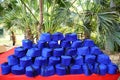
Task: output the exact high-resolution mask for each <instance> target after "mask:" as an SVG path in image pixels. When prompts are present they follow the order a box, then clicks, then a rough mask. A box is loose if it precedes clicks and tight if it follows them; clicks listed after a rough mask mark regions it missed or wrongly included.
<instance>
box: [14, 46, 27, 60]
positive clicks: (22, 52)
mask: <svg viewBox="0 0 120 80" xmlns="http://www.w3.org/2000/svg"><path fill="white" fill-rule="evenodd" d="M26 52H27V50H25V49H24V48H23V47H16V48H15V50H14V55H15V56H17V57H18V58H21V57H23V56H25V55H26Z"/></svg>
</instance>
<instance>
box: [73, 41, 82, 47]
mask: <svg viewBox="0 0 120 80" xmlns="http://www.w3.org/2000/svg"><path fill="white" fill-rule="evenodd" d="M81 46H82V41H80V40H76V41H74V42H73V43H72V45H71V47H72V48H79V47H81Z"/></svg>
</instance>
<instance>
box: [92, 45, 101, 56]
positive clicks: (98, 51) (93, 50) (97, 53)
mask: <svg viewBox="0 0 120 80" xmlns="http://www.w3.org/2000/svg"><path fill="white" fill-rule="evenodd" d="M90 53H91V54H94V55H99V54H102V51H101V50H100V49H99V48H98V47H96V46H95V47H91V52H90Z"/></svg>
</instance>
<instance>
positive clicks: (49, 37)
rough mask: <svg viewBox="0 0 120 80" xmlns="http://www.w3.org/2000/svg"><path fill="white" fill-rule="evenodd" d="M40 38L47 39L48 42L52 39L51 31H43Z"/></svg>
mask: <svg viewBox="0 0 120 80" xmlns="http://www.w3.org/2000/svg"><path fill="white" fill-rule="evenodd" d="M40 40H42V41H46V42H48V41H51V34H50V33H42V34H41V35H40Z"/></svg>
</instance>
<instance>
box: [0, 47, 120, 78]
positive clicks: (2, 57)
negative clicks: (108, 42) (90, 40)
mask: <svg viewBox="0 0 120 80" xmlns="http://www.w3.org/2000/svg"><path fill="white" fill-rule="evenodd" d="M13 53H14V48H13V49H10V50H9V51H7V52H5V53H3V54H0V64H1V63H3V62H5V61H7V57H8V56H9V55H11V54H13ZM118 77H120V73H117V74H114V75H110V74H106V75H105V76H101V75H97V74H92V75H91V76H86V75H84V74H80V75H79V74H78V75H65V76H58V75H53V76H50V77H42V76H36V77H32V78H30V77H27V76H26V75H14V74H12V73H10V74H8V75H2V74H1V68H0V80H22V79H23V80H118Z"/></svg>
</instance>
